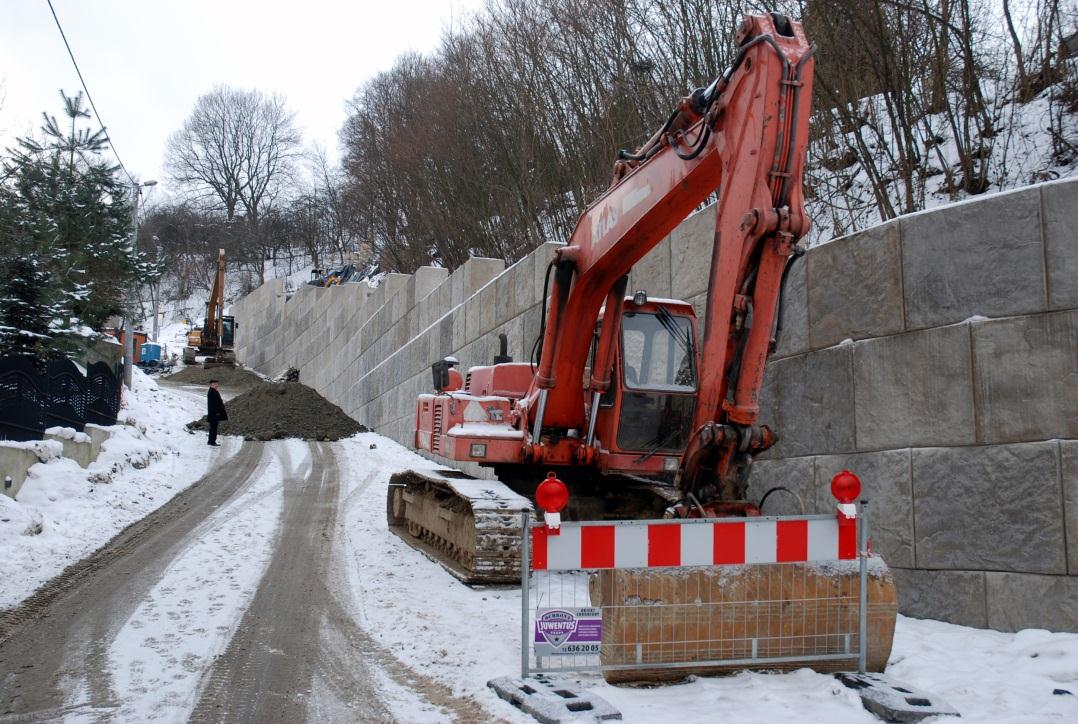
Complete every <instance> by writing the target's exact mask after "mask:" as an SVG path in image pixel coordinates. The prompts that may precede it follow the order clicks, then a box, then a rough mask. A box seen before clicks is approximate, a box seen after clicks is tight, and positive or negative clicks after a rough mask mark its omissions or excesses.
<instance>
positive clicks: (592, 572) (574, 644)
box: [521, 514, 867, 677]
mask: <svg viewBox="0 0 1078 724" xmlns="http://www.w3.org/2000/svg"><path fill="white" fill-rule="evenodd" d="M858 521H860V525H858ZM523 524H524V528H525V530H527V531H529V532H530V535H526V536H524V541H525V543H524V551H523V556H522V557H523V562H522V575H521V598H522V611H521V651H522V653H521V669H522V676H525V677H526V676H529V675H530V674H534V673H551V672H568V671H573V672H577V671H589V670H590V671H599V670H601V671H604V672H617V671H623V672H628V671H637V672H639V671H640V670H648V671H653V670H654V671H657V672H662V671H663V670H671V673H672V674H676V670H677V669H686V668H692V669H693V670H697V671H699V670H706V671H715V672H718V671H724V670H735V669H738V668H782V667H783V665H784V664H788V665H791V666H797V665H801V666H804V665H813V666H819V665H823V666H825V667H830V668H833V669H834V668H853V667H855V666H856V667H857V668H858V669H859V670H861V671H863V670H864V669H865V657H866V649H865V644H866V638H867V637H866V626H867V605H866V604H867V600H866V591H867V586H866V575H867V567H866V563H867V561H866V547H867V546H866V545H865V544H864V541H865V540H867V538H864V537H863V536H865V535H866V529H867V521H866V519H865V517H864V516H863V515H859V516H857V518H856V519H854V518H844V517H843V516H841V515H839V516H834V515H814V516H798V517H795V518H794V517H783V518H746V519H694V520H661V521H618V522H610V521H603V522H593V523H592V522H587V523H562V525H561V528H560V531H558V533H557V534H556V535H554V534H552V532H551V531H550V530H549V529H547V528H546V526H544V525H543V524H541V523H540V524H534V525H532V524H529V521H528V516H527V514H525V519H524V523H523ZM835 567H839V568H842V569H844V570H845V572H846V573H847V574H848V575H843V576H834V575H830V574H832V573H834V572H835Z"/></svg>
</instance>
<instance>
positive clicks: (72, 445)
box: [42, 428, 93, 468]
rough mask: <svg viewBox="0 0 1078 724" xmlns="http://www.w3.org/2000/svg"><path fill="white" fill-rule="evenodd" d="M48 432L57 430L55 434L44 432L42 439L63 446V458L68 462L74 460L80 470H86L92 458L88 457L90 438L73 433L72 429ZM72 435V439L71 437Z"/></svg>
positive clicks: (90, 446) (58, 429) (83, 434)
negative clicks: (53, 441)
mask: <svg viewBox="0 0 1078 724" xmlns="http://www.w3.org/2000/svg"><path fill="white" fill-rule="evenodd" d="M49 429H50V430H57V432H51V433H50V432H48V430H46V431H45V434H44V436H43V438H42V439H44V440H55V441H56V442H58V443H60V445H62V446H63V449H64V452H63V456H64V457H65V458H68V459H69V460H74V461H75V462H76V463H78V465H79V467H80V468H86V467H89V466H90V463H92V462H93V458H92V457H90V453H91V448H92V443H91V441H90V436H89V435H87V434H85V433H79V432H75V431H74V430H73V429H72V428H49ZM72 433H73V434H74V437H72Z"/></svg>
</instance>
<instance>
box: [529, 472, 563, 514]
mask: <svg viewBox="0 0 1078 724" xmlns="http://www.w3.org/2000/svg"><path fill="white" fill-rule="evenodd" d="M535 502H537V503H539V507H540V508H542V509H543V510H544V511H545V512H547V513H560V512H561V511H562V509H563V508H565V506H566V505H567V504H568V503H569V488H567V487H565V483H563V482H562V481H560V480H558V478H557V476H556V475H554V473H547V474H546V480H544V481H543V482H541V483H539V488H538V489H537V490H536V491H535Z"/></svg>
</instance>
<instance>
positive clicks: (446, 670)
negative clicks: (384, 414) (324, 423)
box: [0, 372, 1078, 723]
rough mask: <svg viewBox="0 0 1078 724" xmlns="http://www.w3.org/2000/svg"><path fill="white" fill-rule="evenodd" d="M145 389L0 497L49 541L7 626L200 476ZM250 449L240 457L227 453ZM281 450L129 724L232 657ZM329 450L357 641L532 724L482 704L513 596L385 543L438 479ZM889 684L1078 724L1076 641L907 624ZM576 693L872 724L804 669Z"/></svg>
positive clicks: (163, 588)
mask: <svg viewBox="0 0 1078 724" xmlns="http://www.w3.org/2000/svg"><path fill="white" fill-rule="evenodd" d="M136 380H137V382H136V385H135V393H134V395H132V397H131V399H129V401H128V405H129V406H128V407H127V408H125V410H124V412H123V414H122V415H121V417H125V416H130V417H132V418H134V420H135V421H137V425H135V426H126V427H124V428H122V429H121V430H119V431H117V433H116V434H114V436H113V438H112V439H111V440H110V442H109V444H108V445H107V446H106V449H105V451H104V452H103V454H102V456H101V459H100V460H99V461H98V462H97V463H95V464H94V465H93V466H92V467H91V468H90V469H89V470H83V469H81V468H78V467H77V466H75V465H74V463H71V462H70V461H64V460H53V461H51V462H49V463H42V464H39V465H36V466H35V467H34V468H33V469H32V470H31V477H30V478H29V479H28V480H27V482H26V484H25V486H24V488H23V491H22V493H20V496H19V501H18V502H17V503H16V502H11V501H10V500H7V499H5V498H3V497H2V496H0V504H2V505H3V506H4V507H3V508H0V518H8V519H9V520H14V519H15V518H16V517H17V516H15V515H14V514H13V513H14V512H18V513H20V514H21V517H20V519H23V518H25V517H26V516H31V517H34V516H36V517H37V519H39V520H40V521H41V522H42V526H43V532H42V533H41V534H40V535H36V536H28V535H21V531H20V530H19V529H18V527H17V526H15V525H13V524H9V523H3V524H0V546H2V547H0V550H3V551H4V555H3V556H0V581H3V582H4V583H3V586H2V588H0V608H3V607H9V606H12V605H14V604H15V603H17V602H18V601H20V600H22V599H23V598H25V597H26V596H28V595H29V594H30V593H31V592H32V591H33V590H34V589H35V588H37V587H38V586H39V585H41V584H42V583H43V582H45V581H46V580H48V579H49V578H50V577H52V576H54V575H56V574H57V573H59V571H60V570H62V568H63V567H64V566H66V565H67V564H69V563H71V562H74V561H75V560H77V559H79V558H80V557H82V556H84V555H86V554H88V553H90V552H91V551H93V550H95V549H96V548H97V547H99V546H100V545H101V544H103V543H104V542H105V541H106V540H108V539H109V538H110V537H111V536H112V535H114V534H115V533H116V532H117V531H119V530H120V529H122V528H123V527H124V526H125V525H127V524H129V523H130V522H132V521H134V520H136V519H138V518H140V517H142V516H144V515H146V514H147V513H148V512H149V511H150V510H152V509H154V508H156V507H158V506H160V505H161V504H163V503H164V502H166V501H167V500H168V499H169V498H170V497H171V496H173V495H175V494H176V493H178V492H179V491H180V490H182V489H184V488H186V487H187V486H189V485H190V484H191V483H192V482H193V481H194V480H196V479H197V478H198V477H199V476H200V475H201V474H202V473H203V472H204V470H205V467H206V459H207V458H206V453H205V450H206V448H205V441H204V439H203V438H202V436H191V435H188V434H187V433H186V432H184V431H183V429H182V425H183V423H184V422H186V421H188V420H191V419H194V418H195V417H196V416H197V413H199V412H200V408H201V401H200V400H199V399H196V398H194V397H190V396H188V395H185V394H184V393H183V392H181V391H173V390H166V389H161V388H159V387H158V386H157V385H156V383H155V382H154V381H153V380H151V379H149V378H146V377H143V376H141V375H139V374H138V373H137V372H136ZM238 443H239V441H238V440H237V439H229V440H227V442H226V445H227V447H225V448H222V451H223V452H228V451H229V450H230V449H234V447H235V446H236V445H238ZM275 444H277V443H275ZM279 445H280V446H281V447H280V449H277V448H274V450H275V451H276V454H275V455H268V456H265V457H264V458H263V463H262V465H261V466H260V468H259V471H258V473H257V474H256V479H255V480H254V482H253V483H252V484H251V485H250V486H249V487H247V488H245V489H244V490H243V491H242V493H240V494H239V495H237V496H236V497H235V498H234V499H233V500H231V501H230V502H229V503H228V504H227V505H225V506H223V507H222V508H221V509H219V510H217V511H216V512H215V513H214V514H213V515H212V516H211V517H210V518H208V519H207V520H206V521H205V523H204V524H203V525H202V526H201V527H200V529H199V530H197V531H196V532H195V534H193V535H192V536H189V538H188V540H187V542H186V543H185V545H184V546H182V550H180V551H179V552H178V553H177V555H176V557H175V558H174V560H173V561H172V563H171V564H170V565H169V566H168V567H167V569H166V570H164V571H163V572H162V573H161V575H160V579H159V581H158V583H157V585H155V586H154V587H153V589H152V590H151V591H150V592H149V593H148V594H147V595H146V598H145V600H144V601H143V602H142V603H141V604H140V605H139V606H138V607H137V608H136V609H135V613H134V614H133V615H132V616H131V617H130V619H129V620H128V621H127V623H126V624H125V625H124V626H123V628H122V629H121V630H120V631H119V633H118V634H117V635H116V637H115V638H114V639H113V641H112V642H111V644H110V645H109V648H108V661H109V662H110V668H111V680H112V686H113V689H114V690H115V692H116V694H117V696H118V698H119V700H120V703H119V704H118V706H119V711H120V712H121V713H122V714H123V717H121V718H128V719H130V720H149V719H159V720H165V721H182V720H185V719H186V716H187V714H188V712H190V707H191V705H192V702H193V701H194V700H195V698H196V695H197V692H198V687H199V680H200V676H201V673H203V672H205V671H206V670H207V668H206V667H208V666H209V665H210V664H211V663H212V661H213V660H214V657H215V656H216V655H217V654H219V653H220V652H221V651H222V650H223V648H224V647H225V646H227V642H228V640H229V638H230V636H231V635H232V632H233V631H235V627H236V625H237V622H238V621H239V620H240V618H242V614H243V612H244V610H245V607H246V606H247V605H248V604H249V603H250V599H251V595H252V592H253V591H254V589H255V588H256V587H257V583H258V580H259V578H260V577H261V576H262V575H263V572H264V571H265V569H266V565H267V561H268V559H269V554H270V551H271V548H272V546H273V542H274V539H275V535H276V532H277V530H278V526H279V524H280V511H281V506H282V497H281V493H280V489H279V486H280V481H281V480H282V466H285V467H287V466H293V467H295V466H303V465H306V464H307V463H308V460H307V459H305V456H307V455H308V453H307V450H308V448H307V446H306V444H301V443H299V442H293V441H286V442H283V443H279ZM372 445H374V446H375V447H373V448H372V447H371V446H372ZM333 449H334V452H335V455H336V457H337V460H338V465H339V469H340V502H339V506H340V509H339V511H338V516H337V535H336V546H337V549H338V552H339V554H340V555H338V556H336V557H335V559H334V560H335V561H336V563H335V566H334V569H333V570H334V574H333V575H334V576H335V580H336V581H337V583H339V584H340V587H341V588H342V589H343V590H346V591H350V593H351V595H350V596H344V597H343V600H344V601H345V603H346V605H347V606H348V607H350V609H351V613H352V615H353V617H354V619H355V621H356V623H357V624H358V625H359V626H360V627H361V628H362V629H363V630H364V631H366V632H367V633H368V634H369V635H370V637H371V638H372V639H373V640H374V641H375V642H377V644H378V645H379V646H380V647H382V648H383V649H385V650H386V651H388V652H389V653H390V654H391V655H392V657H394V658H395V659H396V660H398V661H399V662H400V663H401V664H403V665H404V666H406V667H408V668H410V669H411V670H412V671H414V672H415V673H416V674H417V676H418V678H420V679H422V680H424V681H427V682H431V681H433V682H435V684H436V685H439V686H442V687H444V688H445V689H447V690H448V691H452V693H453V694H454V695H455V696H457V697H461V698H466V699H471V700H473V701H474V702H475V703H477V704H479V705H481V706H482V707H483V708H484V709H485V710H486V711H487V712H489V714H490V718H491V719H495V718H497V719H502V720H508V721H513V722H528V721H531V719H530V718H529V717H527V716H526V715H524V714H522V713H521V712H519V711H518V710H516V709H515V708H513V707H512V706H510V705H509V704H507V703H505V702H503V701H501V700H500V699H498V698H497V697H496V696H495V695H494V694H493V693H492V692H491V691H490V690H489V689H488V688H487V686H486V682H487V681H488V680H489V679H492V678H494V677H497V676H503V675H516V674H517V672H518V671H519V665H520V658H519V657H520V649H519V645H520V644H519V617H520V593H519V591H518V590H515V589H513V588H511V587H497V588H486V589H482V588H479V589H472V588H469V587H467V586H464V585H463V584H461V583H459V582H458V581H457V580H456V579H454V578H452V577H451V576H449V575H448V574H447V573H445V572H444V571H443V570H442V569H441V568H439V567H438V566H436V565H435V564H433V563H431V562H430V561H428V560H427V559H426V558H425V557H424V556H423V555H422V554H420V553H419V552H417V551H415V550H414V549H412V548H411V547H410V546H408V545H407V544H405V543H404V542H403V541H401V540H399V539H398V538H397V537H396V536H394V535H393V534H391V533H390V532H389V530H388V529H387V526H386V520H385V496H386V485H387V483H388V480H389V477H390V475H392V474H393V472H395V471H397V470H401V469H405V468H415V467H420V468H423V467H428V468H429V467H431V463H430V462H429V461H427V460H425V459H423V458H420V457H418V456H416V455H415V454H414V453H412V452H410V451H408V450H406V449H405V448H403V447H401V446H400V445H398V444H396V443H394V442H393V441H391V440H388V439H386V438H383V437H381V436H378V435H376V434H373V433H364V434H360V435H357V436H355V437H354V438H351V439H348V440H344V441H341V442H339V443H334V444H333ZM286 458H290V460H286ZM285 463H287V464H285ZM143 465H144V467H140V466H143ZM97 472H102V473H108V474H109V475H110V476H111V482H109V483H105V484H101V483H99V484H93V483H90V482H88V477H89V476H90V475H92V474H94V473H97ZM9 514H10V515H9ZM210 594H212V595H210ZM383 663H384V662H383ZM383 668H384V667H383ZM390 668H392V667H390ZM386 671H387V673H386V675H385V676H382V677H380V681H379V689H380V691H381V692H382V694H384V699H385V702H386V705H387V706H389V707H390V708H391V710H392V711H393V712H394V718H395V719H396V720H397V721H401V722H434V721H445V720H447V718H448V716H449V715H448V714H447V710H446V709H445V708H444V707H440V706H438V705H437V704H436V703H435V704H432V703H429V702H430V697H429V696H427V697H421V696H419V695H417V694H416V693H415V692H413V691H409V690H408V689H406V688H404V687H402V686H401V685H400V683H399V682H400V680H401V677H400V676H399V672H394V675H392V676H391V675H389V673H388V669H387V670H386ZM888 672H889V673H890V674H892V675H893V676H894V677H896V678H898V679H901V680H904V681H906V682H908V683H910V684H913V685H914V686H917V687H920V688H923V689H926V690H928V691H930V692H933V693H935V694H938V695H940V696H942V697H943V698H944V699H946V700H947V701H948V702H949V703H950V704H951V705H952V706H954V707H955V708H956V709H957V710H958V711H960V712H961V713H962V717H963V718H962V721H964V722H1031V723H1032V722H1052V721H1058V722H1070V721H1078V696H1075V695H1068V694H1054V693H1053V691H1055V690H1066V691H1069V692H1072V693H1073V694H1078V634H1066V633H1051V632H1048V631H1038V630H1029V631H1022V632H1019V633H1017V634H1005V633H999V632H994V631H984V630H978V629H971V628H965V627H961V626H953V625H949V624H944V623H940V622H936V621H923V620H916V619H910V618H905V617H900V618H899V621H898V625H897V628H896V634H895V646H894V651H893V653H892V657H891V664H890V666H889V668H888ZM577 681H578V682H579V684H580V685H581V686H583V687H584V688H587V689H591V690H594V691H595V692H596V693H598V694H599V695H601V696H602V697H604V698H606V699H607V700H608V701H610V702H611V703H612V704H614V705H615V706H616V707H618V708H619V709H620V710H621V711H622V712H623V714H624V716H625V721H627V722H658V721H667V720H670V719H671V718H676V719H677V720H679V721H685V722H704V721H709V722H710V721H715V720H716V719H721V720H722V721H724V722H771V721H798V722H838V723H845V722H851V723H852V722H872V721H876V719H875V718H874V717H873V716H872V715H870V714H869V713H868V712H866V711H865V710H864V709H863V708H862V707H861V704H860V700H859V699H858V697H857V696H856V694H854V692H852V691H850V690H848V689H846V688H844V687H842V686H841V685H839V684H838V683H837V682H836V681H835V680H834V679H833V678H832V677H830V676H826V675H821V674H816V673H813V672H812V671H809V670H807V669H804V670H800V671H796V672H793V673H790V674H784V675H773V674H758V673H742V674H739V675H736V676H730V677H724V678H709V679H696V680H692V681H689V682H687V683H684V684H680V685H675V686H666V687H660V688H651V689H644V688H626V687H614V686H610V685H608V684H606V683H605V682H603V681H602V679H601V678H599V677H598V676H594V675H586V676H581V677H579V679H577ZM428 688H429V687H428ZM89 715H91V716H93V715H94V712H89ZM78 719H79V716H75V717H74V720H78Z"/></svg>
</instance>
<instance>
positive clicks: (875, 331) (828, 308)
mask: <svg viewBox="0 0 1078 724" xmlns="http://www.w3.org/2000/svg"><path fill="white" fill-rule="evenodd" d="M898 232H899V227H898V223H897V222H892V223H890V224H884V225H882V226H876V227H873V228H871V229H868V230H867V231H863V232H860V233H858V234H853V235H851V236H847V237H845V238H842V239H836V240H835V241H832V242H830V243H828V244H824V245H823V246H818V247H816V248H815V249H813V250H812V251H810V252H809V253H808V254H807V255H806V256H807V259H806V260H805V261H806V263H807V265H808V278H809V286H808V304H809V311H808V318H809V341H810V344H811V346H812V347H813V348H819V347H829V346H830V345H832V344H837V343H838V342H841V341H842V340H844V339H864V338H866V337H880V336H883V335H885V334H893V333H895V332H901V331H902V329H903V319H902V258H901V254H900V252H899V242H898Z"/></svg>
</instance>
